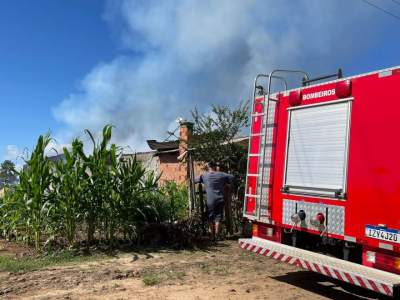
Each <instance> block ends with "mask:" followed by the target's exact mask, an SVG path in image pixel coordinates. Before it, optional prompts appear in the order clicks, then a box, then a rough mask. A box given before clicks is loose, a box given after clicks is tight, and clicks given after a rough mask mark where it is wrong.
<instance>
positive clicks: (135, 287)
mask: <svg viewBox="0 0 400 300" xmlns="http://www.w3.org/2000/svg"><path fill="white" fill-rule="evenodd" d="M0 295H1V296H0V298H4V299H378V298H380V295H378V294H375V293H372V292H369V291H365V290H363V289H359V288H356V287H353V286H350V285H347V284H344V283H341V282H338V281H334V280H331V279H329V278H326V277H324V276H320V275H318V274H315V273H311V272H306V271H302V270H299V269H297V268H295V267H292V266H289V265H286V264H282V263H279V262H277V261H275V260H272V259H268V258H265V257H260V256H256V255H254V254H251V253H247V252H243V251H242V250H241V249H240V248H239V247H238V245H237V242H235V241H226V242H220V243H218V244H217V245H215V246H212V247H209V248H207V249H203V250H196V251H188V250H182V251H172V250H159V251H150V252H146V251H140V252H131V253H121V254H118V255H117V256H116V257H115V258H107V259H102V260H99V261H91V262H85V263H81V264H73V265H64V266H57V267H51V268H45V269H41V270H37V271H32V272H19V273H8V272H0Z"/></svg>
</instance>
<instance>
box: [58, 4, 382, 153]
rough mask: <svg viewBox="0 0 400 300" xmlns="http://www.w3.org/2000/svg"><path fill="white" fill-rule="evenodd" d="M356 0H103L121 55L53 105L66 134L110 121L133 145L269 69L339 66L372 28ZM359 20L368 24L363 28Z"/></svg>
mask: <svg viewBox="0 0 400 300" xmlns="http://www.w3.org/2000/svg"><path fill="white" fill-rule="evenodd" d="M360 3H361V2H360V1H344V0H343V1H337V0H324V1H321V0H303V1H301V0H299V1H289V0H286V1H285V0H281V1H273V0H269V1H268V0H259V1H257V0H243V1H239V0H238V1H232V0H218V1H215V0H187V1H181V0H176V1H173V0H171V1H148V0H146V1H134V0H132V1H130V0H125V1H109V2H108V4H107V5H106V7H105V13H104V19H105V21H106V22H108V23H109V24H110V30H112V31H113V32H114V33H115V34H117V36H118V38H119V41H120V43H121V48H122V51H123V53H124V55H121V56H119V57H116V58H115V59H113V60H112V61H110V62H105V63H100V64H98V65H97V66H95V67H94V68H93V69H92V70H91V71H90V73H89V74H87V75H86V76H85V78H83V79H82V81H81V84H80V89H79V90H78V91H75V92H73V93H72V94H71V95H69V96H68V97H66V98H65V99H64V100H63V101H62V102H61V103H60V104H59V105H58V106H57V107H55V108H54V115H55V117H56V118H57V119H58V120H59V121H61V122H62V123H63V124H64V125H65V126H64V130H63V131H61V132H59V133H58V138H59V139H61V140H62V142H65V141H66V140H67V139H70V138H71V137H72V136H75V135H81V134H82V131H83V129H85V128H88V129H91V130H93V131H98V130H99V129H101V128H102V127H103V125H105V124H107V123H111V124H114V125H115V126H116V129H115V141H116V142H118V143H119V144H121V145H124V146H125V145H129V146H130V147H131V148H132V149H134V150H143V149H146V139H155V138H162V137H165V132H166V130H168V129H172V127H173V126H174V123H173V122H174V120H175V119H176V118H177V117H179V116H184V117H190V114H189V112H190V110H191V109H193V107H194V106H197V107H198V108H200V109H201V110H207V108H208V107H209V105H210V104H211V103H214V104H230V105H236V104H237V103H238V102H239V101H241V100H245V99H248V98H249V96H250V94H251V83H252V78H253V77H254V76H255V75H256V74H257V73H260V72H261V73H266V72H269V71H271V70H272V69H274V68H278V67H284V68H291V69H293V68H295V69H297V68H299V69H305V70H307V71H310V72H311V73H312V74H314V75H319V74H321V73H323V74H325V73H333V72H335V71H336V69H337V68H338V67H339V66H347V65H349V64H351V61H352V59H353V58H354V57H356V56H357V55H360V54H361V53H362V52H363V51H364V50H363V49H366V48H368V47H370V46H371V44H369V43H370V42H368V41H373V36H374V35H375V34H377V30H374V29H373V28H375V27H376V26H374V22H375V21H374V20H373V19H372V18H371V10H370V8H368V7H366V6H364V5H362V4H360ZM365 28H368V29H369V31H368V33H366V32H365Z"/></svg>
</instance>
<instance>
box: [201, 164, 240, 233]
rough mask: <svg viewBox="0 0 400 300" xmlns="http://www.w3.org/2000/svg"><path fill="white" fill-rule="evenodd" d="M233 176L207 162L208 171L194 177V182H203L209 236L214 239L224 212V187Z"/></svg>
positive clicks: (230, 181)
mask: <svg viewBox="0 0 400 300" xmlns="http://www.w3.org/2000/svg"><path fill="white" fill-rule="evenodd" d="M233 179H234V176H233V175H230V174H227V173H224V172H220V171H219V170H218V168H217V164H216V163H214V162H211V163H209V164H208V171H207V172H205V173H204V174H202V175H200V176H199V177H197V178H196V179H195V183H203V184H204V185H205V188H206V194H207V214H208V224H209V231H210V233H211V238H212V239H213V240H215V238H216V236H218V235H219V232H220V229H221V221H222V218H223V213H224V206H225V203H224V187H225V185H226V184H230V183H232V182H233Z"/></svg>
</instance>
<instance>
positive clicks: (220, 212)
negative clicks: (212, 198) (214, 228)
mask: <svg viewBox="0 0 400 300" xmlns="http://www.w3.org/2000/svg"><path fill="white" fill-rule="evenodd" d="M224 207H225V203H224V202H220V201H219V202H217V203H213V204H208V203H207V213H208V221H210V222H221V221H222V219H223V217H224Z"/></svg>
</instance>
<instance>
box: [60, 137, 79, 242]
mask: <svg viewBox="0 0 400 300" xmlns="http://www.w3.org/2000/svg"><path fill="white" fill-rule="evenodd" d="M82 149H83V143H82V142H81V141H80V140H79V139H74V140H73V142H72V149H71V151H69V150H68V149H67V148H63V153H64V160H62V161H59V162H57V163H56V164H55V169H54V184H53V188H54V192H55V197H54V200H55V201H54V210H53V212H52V219H53V224H54V227H56V231H57V232H59V233H61V234H63V235H65V237H66V238H67V241H68V245H69V247H72V245H73V244H74V240H75V233H76V228H77V225H78V222H79V220H80V217H81V212H80V210H79V203H80V200H81V199H82V198H83V197H84V191H85V180H84V173H85V169H84V166H83V164H82V161H81V158H80V155H79V153H81V151H82Z"/></svg>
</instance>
